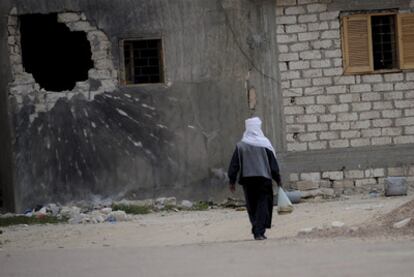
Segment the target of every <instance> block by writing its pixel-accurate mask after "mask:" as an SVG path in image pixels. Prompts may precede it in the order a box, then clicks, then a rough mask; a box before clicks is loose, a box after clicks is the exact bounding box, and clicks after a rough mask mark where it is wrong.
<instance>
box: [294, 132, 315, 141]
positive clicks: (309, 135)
mask: <svg viewBox="0 0 414 277" xmlns="http://www.w3.org/2000/svg"><path fill="white" fill-rule="evenodd" d="M298 139H299V141H301V142H304V141H315V140H317V137H316V133H304V134H299V135H298Z"/></svg>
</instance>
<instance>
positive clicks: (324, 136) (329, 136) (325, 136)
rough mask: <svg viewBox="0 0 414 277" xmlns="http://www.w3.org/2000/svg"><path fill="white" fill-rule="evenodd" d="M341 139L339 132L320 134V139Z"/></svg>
mask: <svg viewBox="0 0 414 277" xmlns="http://www.w3.org/2000/svg"><path fill="white" fill-rule="evenodd" d="M338 138H339V134H338V132H332V131H331V132H321V133H320V134H319V139H327V140H332V139H338Z"/></svg>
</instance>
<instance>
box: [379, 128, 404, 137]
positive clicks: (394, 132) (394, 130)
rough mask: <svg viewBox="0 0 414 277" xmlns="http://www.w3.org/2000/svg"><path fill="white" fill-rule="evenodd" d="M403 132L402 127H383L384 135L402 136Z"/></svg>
mask: <svg viewBox="0 0 414 277" xmlns="http://www.w3.org/2000/svg"><path fill="white" fill-rule="evenodd" d="M401 134H402V128H401V127H388V128H382V129H381V135H382V136H400V135H401Z"/></svg>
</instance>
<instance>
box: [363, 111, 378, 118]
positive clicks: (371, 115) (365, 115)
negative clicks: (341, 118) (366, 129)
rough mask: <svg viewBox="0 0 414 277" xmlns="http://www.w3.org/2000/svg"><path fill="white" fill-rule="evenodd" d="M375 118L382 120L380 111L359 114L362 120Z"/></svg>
mask: <svg viewBox="0 0 414 277" xmlns="http://www.w3.org/2000/svg"><path fill="white" fill-rule="evenodd" d="M375 118H380V113H379V112H378V111H369V112H361V113H360V114H359V119H360V120H365V119H375Z"/></svg>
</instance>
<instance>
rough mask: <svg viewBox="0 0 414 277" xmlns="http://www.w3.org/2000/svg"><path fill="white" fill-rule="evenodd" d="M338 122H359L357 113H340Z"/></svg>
mask: <svg viewBox="0 0 414 277" xmlns="http://www.w3.org/2000/svg"><path fill="white" fill-rule="evenodd" d="M337 118H338V119H337V120H338V122H342V121H356V120H358V114H357V113H338V117H337Z"/></svg>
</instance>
